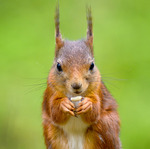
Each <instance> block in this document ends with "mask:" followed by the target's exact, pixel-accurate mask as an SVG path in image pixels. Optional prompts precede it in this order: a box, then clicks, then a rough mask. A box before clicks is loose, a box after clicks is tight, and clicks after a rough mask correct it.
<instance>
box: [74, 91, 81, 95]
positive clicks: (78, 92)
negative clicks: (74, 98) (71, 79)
mask: <svg viewBox="0 0 150 149" xmlns="http://www.w3.org/2000/svg"><path fill="white" fill-rule="evenodd" d="M81 92H82V91H76V92H74V93H76V94H80V93H81Z"/></svg>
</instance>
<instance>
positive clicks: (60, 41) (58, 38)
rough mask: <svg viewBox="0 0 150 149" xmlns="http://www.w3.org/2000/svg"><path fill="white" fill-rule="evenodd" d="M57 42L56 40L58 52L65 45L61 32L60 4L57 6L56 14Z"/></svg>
mask: <svg viewBox="0 0 150 149" xmlns="http://www.w3.org/2000/svg"><path fill="white" fill-rule="evenodd" d="M55 40H56V50H58V49H60V48H61V47H62V46H63V45H64V42H63V40H62V37H61V33H60V31H59V4H58V5H57V6H56V12H55Z"/></svg>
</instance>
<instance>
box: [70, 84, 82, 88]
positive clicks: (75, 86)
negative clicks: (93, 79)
mask: <svg viewBox="0 0 150 149" xmlns="http://www.w3.org/2000/svg"><path fill="white" fill-rule="evenodd" d="M71 86H72V88H73V89H80V88H81V86H82V84H80V83H73V84H72V85H71Z"/></svg>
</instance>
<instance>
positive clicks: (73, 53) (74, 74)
mask: <svg viewBox="0 0 150 149" xmlns="http://www.w3.org/2000/svg"><path fill="white" fill-rule="evenodd" d="M87 12H88V13H87V22H88V30H87V39H85V40H77V41H68V40H63V39H62V37H61V34H60V32H59V9H58V7H57V8H56V16H55V27H56V48H55V59H54V64H53V66H52V69H51V71H50V75H49V79H48V80H49V84H50V85H53V86H54V87H55V89H56V90H58V91H60V92H62V93H63V94H65V95H67V96H71V97H72V96H79V95H81V96H84V95H85V94H86V93H87V92H89V90H90V92H94V90H95V88H96V87H97V86H98V85H99V83H100V74H99V71H98V69H97V67H96V66H95V62H94V56H93V32H92V16H91V9H88V11H87Z"/></svg>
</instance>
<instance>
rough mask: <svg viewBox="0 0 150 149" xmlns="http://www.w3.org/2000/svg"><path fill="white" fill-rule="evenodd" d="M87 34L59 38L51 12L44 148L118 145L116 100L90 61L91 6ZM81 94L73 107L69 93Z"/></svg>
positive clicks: (113, 148) (116, 148) (88, 148)
mask: <svg viewBox="0 0 150 149" xmlns="http://www.w3.org/2000/svg"><path fill="white" fill-rule="evenodd" d="M87 23H88V29H87V38H86V39H82V40H76V41H69V40H63V39H62V36H61V33H60V30H59V24H60V23H59V6H57V7H56V14H55V32H56V35H55V39H56V48H55V58H54V63H53V65H52V68H51V70H50V72H49V75H48V80H47V88H46V90H45V92H44V99H43V103H42V119H43V123H42V124H43V132H44V133H43V134H44V138H45V144H46V147H47V149H121V142H120V139H119V132H120V119H119V115H118V112H117V107H118V106H117V103H116V101H115V99H114V98H113V97H112V96H111V94H110V93H109V91H108V90H107V88H106V86H105V85H104V83H103V82H102V80H101V75H100V72H99V70H98V68H97V67H96V65H95V62H94V54H93V24H92V15H91V8H87ZM76 96H82V100H81V102H80V103H79V104H78V107H77V108H76V107H75V106H74V104H73V102H72V101H71V100H70V98H71V97H76Z"/></svg>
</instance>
